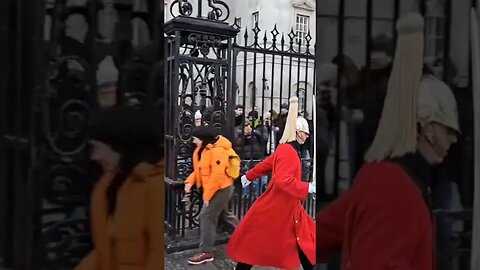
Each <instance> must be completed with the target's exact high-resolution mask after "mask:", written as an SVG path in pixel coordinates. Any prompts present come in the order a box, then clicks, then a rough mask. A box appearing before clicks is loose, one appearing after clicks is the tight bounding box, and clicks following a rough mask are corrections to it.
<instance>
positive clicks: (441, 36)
mask: <svg viewBox="0 0 480 270" xmlns="http://www.w3.org/2000/svg"><path fill="white" fill-rule="evenodd" d="M444 43H445V18H442V17H426V20H425V56H426V57H432V58H434V57H437V56H438V55H441V54H443V46H444Z"/></svg>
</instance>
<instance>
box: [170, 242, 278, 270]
mask: <svg viewBox="0 0 480 270" xmlns="http://www.w3.org/2000/svg"><path fill="white" fill-rule="evenodd" d="M216 249H217V252H216V256H215V260H214V261H213V262H210V263H205V264H202V265H189V264H188V262H187V260H188V258H190V257H191V256H193V255H195V254H196V253H197V252H198V250H188V251H183V252H178V253H172V254H168V255H165V270H186V269H192V270H216V269H222V270H233V268H234V267H235V263H234V262H233V261H232V260H230V259H228V257H227V255H226V254H225V245H220V246H217V247H216ZM253 269H254V270H274V269H275V268H270V267H254V268H253Z"/></svg>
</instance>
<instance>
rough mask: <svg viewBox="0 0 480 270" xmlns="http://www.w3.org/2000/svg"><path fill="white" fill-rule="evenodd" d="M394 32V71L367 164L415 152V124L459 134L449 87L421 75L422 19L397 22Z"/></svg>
mask: <svg viewBox="0 0 480 270" xmlns="http://www.w3.org/2000/svg"><path fill="white" fill-rule="evenodd" d="M397 30H398V34H399V36H398V41H397V49H396V52H395V59H394V62H393V69H392V73H391V75H390V78H389V81H388V88H387V95H386V97H385V104H384V106H383V112H382V117H381V118H380V123H379V125H378V129H377V134H376V135H375V139H374V141H373V143H372V145H371V146H370V149H369V150H368V151H367V153H366V155H365V160H366V161H367V162H375V161H381V160H384V159H387V158H394V157H400V156H403V155H405V154H408V153H413V152H415V151H416V149H417V124H420V125H425V124H428V123H432V122H434V123H439V124H441V125H444V126H447V127H450V128H452V129H454V130H456V131H458V132H459V131H460V129H459V124H458V111H457V105H456V101H455V97H454V95H453V93H452V92H451V90H450V88H449V87H448V86H447V85H446V84H445V83H444V82H442V81H440V80H439V79H437V78H435V77H434V76H432V75H423V18H422V17H421V16H420V15H418V14H408V15H406V16H404V17H402V18H401V19H400V20H399V21H398V22H397Z"/></svg>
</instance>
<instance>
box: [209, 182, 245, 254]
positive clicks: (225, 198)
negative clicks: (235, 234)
mask: <svg viewBox="0 0 480 270" xmlns="http://www.w3.org/2000/svg"><path fill="white" fill-rule="evenodd" d="M233 191H234V187H233V186H230V187H228V188H224V189H220V190H218V191H217V192H216V193H215V195H213V198H212V200H211V201H210V203H209V205H208V206H205V205H203V207H202V210H201V211H200V250H201V251H202V252H212V251H213V247H214V246H215V237H216V234H217V224H218V218H219V217H220V214H222V212H223V214H222V218H223V219H224V220H225V221H226V222H227V223H229V224H230V225H232V226H233V227H235V228H236V227H237V225H238V223H239V220H238V218H237V217H236V216H235V214H233V212H232V211H231V210H230V209H229V208H228V203H229V202H230V199H231V198H232V196H233Z"/></svg>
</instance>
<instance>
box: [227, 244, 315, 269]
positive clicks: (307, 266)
mask: <svg viewBox="0 0 480 270" xmlns="http://www.w3.org/2000/svg"><path fill="white" fill-rule="evenodd" d="M298 257H299V258H300V264H301V265H302V268H303V270H313V266H314V265H313V264H311V263H310V261H309V260H308V258H307V256H305V253H303V251H302V249H301V248H300V247H298ZM252 267H253V265H249V264H245V263H241V262H239V263H237V267H235V270H250V269H252Z"/></svg>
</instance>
